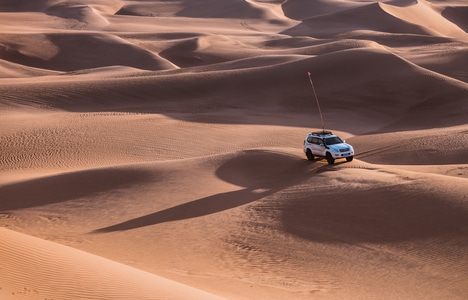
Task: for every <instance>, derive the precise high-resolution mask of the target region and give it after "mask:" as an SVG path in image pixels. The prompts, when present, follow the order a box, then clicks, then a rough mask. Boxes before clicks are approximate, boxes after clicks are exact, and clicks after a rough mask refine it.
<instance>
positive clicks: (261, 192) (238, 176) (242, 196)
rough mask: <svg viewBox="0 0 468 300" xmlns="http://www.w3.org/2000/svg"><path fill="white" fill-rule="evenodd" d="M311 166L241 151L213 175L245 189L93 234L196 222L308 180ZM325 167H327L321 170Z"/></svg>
mask: <svg viewBox="0 0 468 300" xmlns="http://www.w3.org/2000/svg"><path fill="white" fill-rule="evenodd" d="M310 165H311V164H310V162H308V161H307V160H305V159H303V160H301V159H298V158H297V157H296V156H291V155H286V154H281V153H276V152H270V151H262V150H249V151H244V152H243V153H242V154H240V155H239V156H236V157H234V158H233V159H231V160H228V161H226V162H225V163H224V164H223V165H222V166H221V167H219V168H218V169H217V170H216V175H217V176H218V177H219V178H220V179H222V180H224V181H226V182H229V183H232V184H235V185H238V186H243V187H245V188H243V189H241V190H237V191H231V192H226V193H220V194H216V195H212V196H208V197H205V198H201V199H196V200H193V201H191V202H188V203H184V204H181V205H177V206H174V207H171V208H168V209H164V210H161V211H158V212H154V213H152V214H148V215H145V216H142V217H139V218H135V219H131V220H128V221H125V222H122V223H119V224H115V225H112V226H109V227H105V228H100V229H97V230H95V231H93V232H92V233H105V232H113V231H124V230H130V229H135V228H140V227H145V226H150V225H155V224H160V223H164V222H171V221H177V220H184V219H189V218H196V217H201V216H206V215H209V214H214V213H218V212H222V211H225V210H228V209H232V208H236V207H239V206H242V205H245V204H248V203H252V202H254V201H257V200H259V199H262V198H264V197H267V196H269V195H271V194H274V193H277V192H278V191H281V190H283V189H285V188H288V187H290V186H292V185H295V184H298V183H300V182H301V181H303V180H305V179H306V178H307V177H309V176H310V172H309V170H311V168H310ZM323 167H328V166H326V165H325V166H323Z"/></svg>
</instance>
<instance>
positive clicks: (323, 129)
mask: <svg viewBox="0 0 468 300" xmlns="http://www.w3.org/2000/svg"><path fill="white" fill-rule="evenodd" d="M307 74H308V75H309V81H310V85H311V86H312V90H313V91H314V96H315V101H317V107H318V111H319V114H320V120H321V121H322V132H325V125H323V116H322V110H321V109H320V103H319V100H318V98H317V94H316V93H315V88H314V84H313V83H312V78H311V77H310V72H307Z"/></svg>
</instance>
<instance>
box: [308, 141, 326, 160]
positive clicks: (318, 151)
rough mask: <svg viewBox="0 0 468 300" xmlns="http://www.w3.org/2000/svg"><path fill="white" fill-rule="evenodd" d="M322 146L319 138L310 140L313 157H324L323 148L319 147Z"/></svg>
mask: <svg viewBox="0 0 468 300" xmlns="http://www.w3.org/2000/svg"><path fill="white" fill-rule="evenodd" d="M321 145H323V140H322V139H321V138H317V137H314V138H312V144H311V148H312V153H313V154H314V155H319V156H324V155H325V152H324V150H325V147H323V146H321Z"/></svg>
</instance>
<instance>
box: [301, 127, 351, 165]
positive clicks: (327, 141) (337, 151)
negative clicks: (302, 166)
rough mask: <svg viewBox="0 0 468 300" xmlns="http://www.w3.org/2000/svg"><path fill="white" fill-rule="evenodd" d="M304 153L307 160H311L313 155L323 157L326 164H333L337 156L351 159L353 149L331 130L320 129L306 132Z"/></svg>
mask: <svg viewBox="0 0 468 300" xmlns="http://www.w3.org/2000/svg"><path fill="white" fill-rule="evenodd" d="M304 153H305V154H306V156H307V159H308V160H313V159H314V156H318V157H325V158H326V159H327V162H328V164H330V165H333V164H334V163H335V159H338V158H346V160H347V161H352V160H353V156H354V149H353V147H352V146H351V145H350V144H346V143H345V141H343V140H342V139H340V138H339V137H338V136H337V135H334V134H333V133H332V132H331V131H320V132H311V133H308V134H307V136H306V138H305V139H304Z"/></svg>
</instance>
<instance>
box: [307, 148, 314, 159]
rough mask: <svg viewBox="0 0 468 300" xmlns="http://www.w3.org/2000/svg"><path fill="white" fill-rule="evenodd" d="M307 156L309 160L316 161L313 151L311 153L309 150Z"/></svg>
mask: <svg viewBox="0 0 468 300" xmlns="http://www.w3.org/2000/svg"><path fill="white" fill-rule="evenodd" d="M306 156H307V160H314V155H313V154H312V151H310V149H307V152H306Z"/></svg>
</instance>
